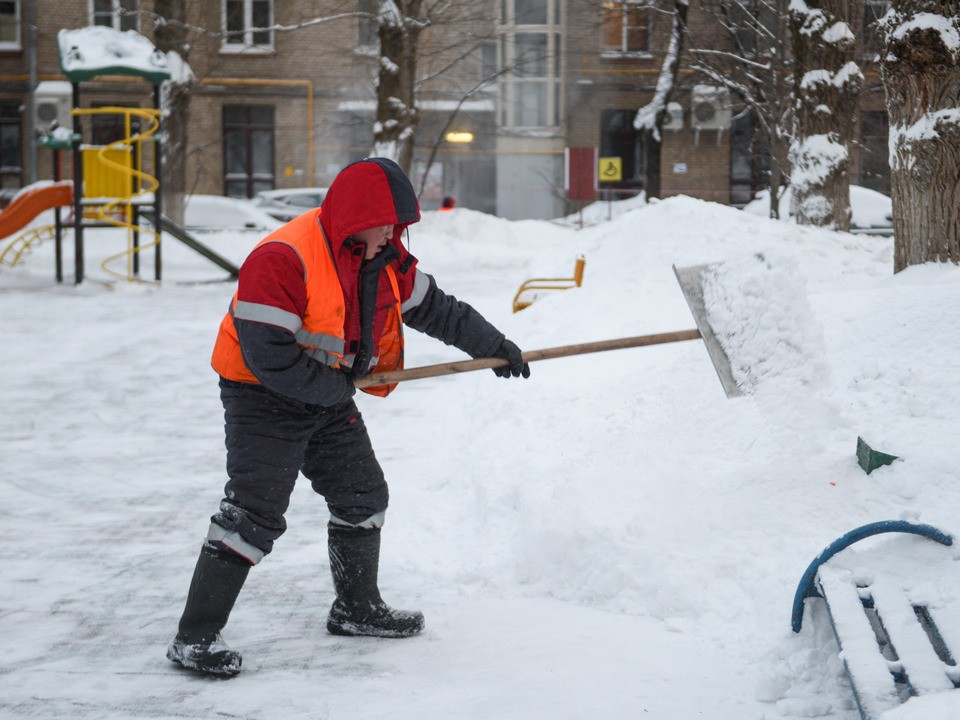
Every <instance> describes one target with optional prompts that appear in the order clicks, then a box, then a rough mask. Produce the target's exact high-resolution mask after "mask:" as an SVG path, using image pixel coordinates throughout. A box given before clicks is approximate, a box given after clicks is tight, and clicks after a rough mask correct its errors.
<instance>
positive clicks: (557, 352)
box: [353, 330, 700, 388]
mask: <svg viewBox="0 0 960 720" xmlns="http://www.w3.org/2000/svg"><path fill="white" fill-rule="evenodd" d="M698 338H700V331H699V330H679V331H677V332H668V333H659V334H656V335H638V336H636V337H628V338H619V339H617V340H598V341H596V342H586V343H579V344H577V345H561V346H559V347H552V348H544V349H542V350H529V351H527V352H525V353H523V360H524V362H534V361H536V360H551V359H553V358H561V357H570V356H571V355H586V354H587V353H595V352H603V351H604V350H623V349H625V348H632V347H643V346H645V345H664V344H666V343H672V342H680V341H682V340H697V339H698ZM507 364H508V363H507V361H506V360H504V359H503V358H476V359H474V360H456V361H454V362H447V363H439V364H438V365H424V366H422V367H415V368H409V369H407V370H392V371H389V372H382V373H375V374H373V375H367V376H365V377H362V378H357V379H356V380H354V381H353V384H354V385H356V386H357V387H358V388H365V387H370V386H371V385H385V384H387V383H395V382H401V381H403V380H419V379H421V378H429V377H438V376H440V375H453V374H455V373H462V372H471V371H473V370H485V369H487V368H495V367H504V366H506V365H507Z"/></svg>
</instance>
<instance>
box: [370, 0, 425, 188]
mask: <svg viewBox="0 0 960 720" xmlns="http://www.w3.org/2000/svg"><path fill="white" fill-rule="evenodd" d="M423 11H424V3H423V0H380V2H379V14H378V18H377V19H378V25H379V35H380V65H379V68H378V76H377V117H376V124H375V125H374V129H373V143H374V155H377V156H379V157H388V158H391V159H393V160H396V161H397V163H398V164H399V165H400V167H402V168H403V169H404V171H405V172H407V173H409V171H410V165H411V163H412V161H413V148H414V139H415V136H416V130H417V124H418V123H419V121H420V114H419V112H418V111H417V105H416V98H415V89H416V80H417V62H418V60H419V57H420V34H421V33H422V32H423V29H424V28H425V27H427V26H428V25H429V20H428V18H427V17H426V15H425V14H424V12H423Z"/></svg>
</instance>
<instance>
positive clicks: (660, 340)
mask: <svg viewBox="0 0 960 720" xmlns="http://www.w3.org/2000/svg"><path fill="white" fill-rule="evenodd" d="M706 267H709V266H707V265H699V266H697V267H690V268H677V267H676V266H674V268H673V270H674V273H675V274H676V276H677V280H678V281H679V282H680V288H681V289H682V290H683V295H684V298H685V299H686V301H687V304H688V305H689V306H690V311H691V312H692V313H693V317H694V320H695V321H696V323H697V329H696V330H678V331H676V332H668V333H659V334H655V335H638V336H635V337H628V338H619V339H616V340H600V341H596V342H587V343H579V344H577V345H561V346H559V347H553V348H544V349H542V350H530V351H527V352H525V353H523V360H524V362H534V361H537V360H551V359H553V358H561V357H570V356H572V355H586V354H587V353H595V352H603V351H605V350H623V349H626V348H633V347H644V346H647V345H664V344H666V343H673V342H681V341H683V340H698V339H701V338H702V339H703V341H704V344H705V345H706V346H707V353H708V354H709V356H710V360H711V361H712V362H713V367H714V369H715V370H716V371H717V375H718V376H719V377H720V383H721V384H722V385H723V390H724V392H725V393H726V395H727V397H735V396H738V395H742V392H741V390H740V388H739V387H738V386H737V383H736V381H735V380H734V379H733V371H732V370H731V369H730V360H729V359H728V358H727V354H726V352H724V350H723V348H722V347H721V345H720V342H719V341H718V340H717V338H716V336H715V335H714V333H713V330H712V329H711V327H710V323H709V322H708V320H707V314H706V310H705V308H704V304H703V288H702V286H701V274H702V272H703V269H704V268H706ZM506 365H507V361H506V360H504V359H503V358H476V359H474V360H457V361H454V362H448V363H439V364H437V365H424V366H422V367H415V368H409V369H406V370H393V371H390V372H382V373H375V374H373V375H367V376H365V377H362V378H357V379H356V380H354V385H355V386H356V387H357V388H365V387H370V386H372V385H386V384H388V383H396V382H402V381H405V380H419V379H421V378H430V377H438V376H440V375H453V374H455V373H463V372H471V371H473V370H485V369H488V368H495V367H503V366H506Z"/></svg>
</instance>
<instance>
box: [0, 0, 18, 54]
mask: <svg viewBox="0 0 960 720" xmlns="http://www.w3.org/2000/svg"><path fill="white" fill-rule="evenodd" d="M19 49H20V1H19V0H0V50H19Z"/></svg>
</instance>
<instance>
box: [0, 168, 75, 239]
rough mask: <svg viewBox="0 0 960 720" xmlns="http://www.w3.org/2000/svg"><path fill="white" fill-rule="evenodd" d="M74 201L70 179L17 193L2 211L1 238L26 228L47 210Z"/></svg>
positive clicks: (0, 215)
mask: <svg viewBox="0 0 960 720" xmlns="http://www.w3.org/2000/svg"><path fill="white" fill-rule="evenodd" d="M72 202H73V183H72V182H71V181H69V180H66V181H63V182H57V183H53V184H52V185H42V186H38V187H35V188H31V189H29V190H26V191H24V192H22V193H20V194H19V195H17V196H16V197H15V198H14V199H13V202H12V203H10V204H9V205H8V206H7V208H6V209H5V210H4V211H3V212H0V240H2V239H3V238H5V237H9V236H10V235H13V233H15V232H17V231H18V230H21V229H22V228H24V227H25V226H26V225H27V224H28V223H29V222H30V221H31V220H33V219H34V218H35V217H36V216H37V215H39V214H40V213H42V212H43V211H45V210H51V209H53V208H55V207H61V206H64V205H70V204H71V203H72Z"/></svg>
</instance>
